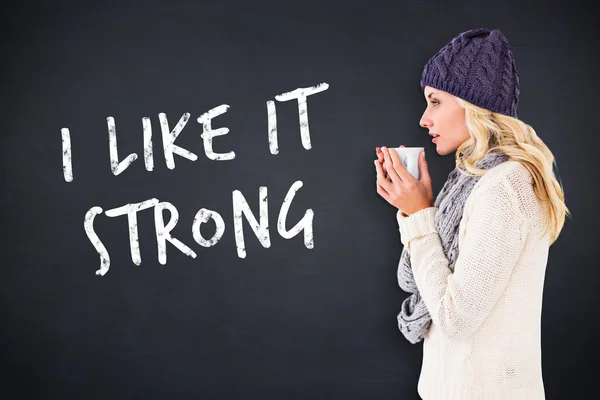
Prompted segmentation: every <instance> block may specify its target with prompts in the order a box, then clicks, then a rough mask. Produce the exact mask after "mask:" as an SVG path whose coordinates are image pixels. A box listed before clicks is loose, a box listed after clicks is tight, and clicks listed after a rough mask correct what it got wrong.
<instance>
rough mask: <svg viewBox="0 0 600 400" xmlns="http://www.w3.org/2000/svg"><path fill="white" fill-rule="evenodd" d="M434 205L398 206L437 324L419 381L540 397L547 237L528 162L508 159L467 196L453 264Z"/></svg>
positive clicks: (428, 398) (425, 388) (438, 394)
mask: <svg viewBox="0 0 600 400" xmlns="http://www.w3.org/2000/svg"><path fill="white" fill-rule="evenodd" d="M437 211H438V208H437V207H429V208H426V209H424V210H421V211H419V212H416V213H414V214H411V215H410V216H408V217H404V216H402V214H401V212H400V210H399V211H398V212H397V214H396V218H397V221H398V225H399V230H400V237H401V241H402V244H403V245H404V246H405V247H407V248H408V251H409V252H410V261H411V265H412V270H413V275H414V279H415V282H416V285H417V287H418V289H419V292H420V293H421V296H422V298H423V301H424V303H425V304H426V306H427V309H428V310H429V311H430V313H431V318H432V323H431V326H430V327H429V329H428V331H427V334H426V335H425V339H424V341H423V363H422V366H421V374H420V377H419V382H418V385H417V391H418V393H419V395H420V396H421V398H422V399H425V400H435V399H446V400H454V399H456V400H458V399H460V400H471V399H473V400H474V399H489V400H503V399H513V400H518V399H524V400H525V399H527V400H538V399H544V398H545V394H544V384H543V379H542V369H541V312H542V293H543V286H544V276H545V271H546V263H547V260H548V251H549V246H550V237H549V234H548V233H546V234H545V235H544V230H545V227H546V226H545V223H546V216H545V212H544V209H543V204H542V203H541V202H540V200H538V198H537V197H536V195H535V192H534V190H533V179H532V177H531V175H530V174H529V171H528V170H527V169H526V168H525V167H524V166H523V165H522V164H521V163H520V162H518V161H515V160H510V161H507V162H504V163H502V164H500V165H498V166H496V167H494V168H492V169H490V170H489V171H488V172H487V173H486V174H485V175H484V176H483V177H481V178H480V179H479V181H478V182H477V184H476V185H475V187H474V188H473V190H472V191H471V194H470V195H469V197H468V199H467V201H466V203H465V207H464V212H463V216H462V219H461V221H460V225H459V232H458V236H459V244H458V247H459V253H458V257H457V259H456V263H455V267H454V272H453V271H451V270H450V268H449V262H448V259H447V257H446V255H445V254H444V248H443V245H442V241H441V239H440V235H439V232H438V231H437V228H436V226H435V214H436V212H437Z"/></svg>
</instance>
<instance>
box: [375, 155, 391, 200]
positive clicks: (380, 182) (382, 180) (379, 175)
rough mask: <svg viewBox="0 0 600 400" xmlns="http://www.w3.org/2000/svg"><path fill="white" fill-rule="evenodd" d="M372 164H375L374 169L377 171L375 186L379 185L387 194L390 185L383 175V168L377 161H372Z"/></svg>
mask: <svg viewBox="0 0 600 400" xmlns="http://www.w3.org/2000/svg"><path fill="white" fill-rule="evenodd" d="M374 163H375V169H376V171H377V184H378V185H381V186H382V187H383V189H384V190H385V191H386V192H387V193H389V192H390V190H391V184H392V183H391V182H390V181H389V180H387V179H386V176H385V175H384V172H383V167H382V166H381V164H380V163H379V162H378V161H377V160H374Z"/></svg>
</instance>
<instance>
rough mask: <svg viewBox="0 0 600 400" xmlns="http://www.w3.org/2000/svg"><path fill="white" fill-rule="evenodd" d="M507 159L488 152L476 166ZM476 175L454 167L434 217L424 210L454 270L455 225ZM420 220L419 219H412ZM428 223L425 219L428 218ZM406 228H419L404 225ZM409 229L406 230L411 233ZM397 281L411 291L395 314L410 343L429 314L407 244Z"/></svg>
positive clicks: (424, 326) (487, 167)
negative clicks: (432, 222) (431, 219)
mask: <svg viewBox="0 0 600 400" xmlns="http://www.w3.org/2000/svg"><path fill="white" fill-rule="evenodd" d="M506 160H508V157H507V156H506V154H504V153H501V152H496V151H493V152H489V153H488V154H486V155H485V157H484V158H483V159H482V160H479V161H478V162H477V163H476V164H475V166H476V167H477V168H480V169H485V170H490V169H492V168H493V167H495V166H497V165H498V164H501V163H503V162H505V161H506ZM479 179H481V177H479V176H471V175H470V174H468V173H467V172H465V171H463V170H462V169H459V168H458V166H457V167H455V168H454V170H453V171H452V172H450V174H449V175H448V179H446V182H445V183H444V186H443V187H442V190H440V193H439V194H438V196H437V198H436V199H435V203H434V204H433V205H434V206H435V207H437V208H438V212H437V213H436V214H435V217H433V216H432V215H430V213H426V214H425V215H424V218H434V219H435V221H434V222H435V227H436V230H437V231H438V232H439V234H440V238H441V240H442V246H443V247H444V254H445V255H446V257H447V258H448V268H450V270H451V271H454V264H455V262H456V257H458V227H459V224H460V220H461V218H462V214H463V210H464V207H465V202H466V201H467V198H468V197H469V194H470V193H471V190H473V187H474V186H475V184H476V183H477V181H478V180H479ZM413 221H419V219H418V218H417V219H413ZM427 222H428V221H427ZM407 229H408V230H411V229H419V227H413V226H411V224H410V223H408V224H407ZM410 234H411V232H408V235H410ZM398 284H399V285H400V287H401V288H402V290H404V291H406V292H411V293H412V294H411V295H410V296H409V297H408V298H407V299H406V300H404V301H403V302H402V307H401V311H400V313H399V314H398V328H399V329H400V331H401V332H402V333H403V334H404V337H406V339H408V341H409V342H411V343H413V344H414V343H417V342H420V341H421V340H423V338H424V336H425V332H426V330H427V329H428V328H429V326H430V325H431V315H430V314H429V311H428V310H427V307H426V305H425V303H424V302H423V298H422V297H421V294H420V293H419V290H418V288H417V285H416V282H415V279H414V277H413V273H412V267H411V265H410V255H409V253H408V247H404V249H403V250H402V254H401V255H400V261H399V263H398Z"/></svg>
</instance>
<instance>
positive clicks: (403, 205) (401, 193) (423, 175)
mask: <svg viewBox="0 0 600 400" xmlns="http://www.w3.org/2000/svg"><path fill="white" fill-rule="evenodd" d="M400 147H404V146H400ZM381 150H382V151H381V154H382V156H383V162H380V161H379V159H380V155H379V151H377V157H378V159H377V160H375V169H376V170H377V193H379V195H380V196H381V197H383V198H384V199H385V200H386V201H387V202H388V203H390V204H391V205H393V206H394V207H396V208H398V209H399V210H402V212H403V213H405V214H407V215H411V214H414V213H416V212H417V211H420V210H422V209H424V208H428V207H433V190H432V188H431V177H430V176H429V168H428V166H427V161H425V152H422V153H421V154H419V171H420V177H419V178H420V179H419V180H416V179H415V178H414V177H413V176H412V175H411V174H410V173H409V172H408V171H407V170H406V168H405V167H404V165H402V162H401V161H400V158H399V157H398V154H397V153H396V152H395V151H391V152H390V151H389V150H388V149H387V148H386V147H382V148H381ZM384 166H385V169H384ZM386 173H387V176H386ZM388 177H389V179H390V180H391V181H390V180H388Z"/></svg>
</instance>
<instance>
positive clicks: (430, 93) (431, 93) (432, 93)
mask: <svg viewBox="0 0 600 400" xmlns="http://www.w3.org/2000/svg"><path fill="white" fill-rule="evenodd" d="M434 94H435V92H429V94H428V95H427V98H430V97H431V96H432V95H434Z"/></svg>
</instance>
